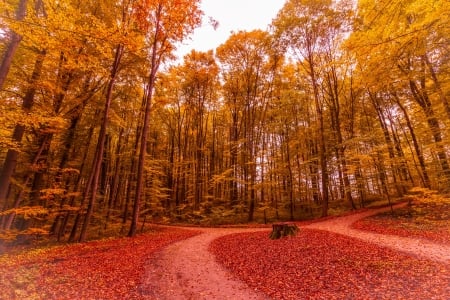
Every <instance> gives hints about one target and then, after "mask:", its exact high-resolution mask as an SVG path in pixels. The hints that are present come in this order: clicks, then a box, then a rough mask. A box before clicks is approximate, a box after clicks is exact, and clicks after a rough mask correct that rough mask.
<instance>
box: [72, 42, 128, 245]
mask: <svg viewBox="0 0 450 300" xmlns="http://www.w3.org/2000/svg"><path fill="white" fill-rule="evenodd" d="M123 50H124V47H123V45H121V44H120V45H118V46H117V47H116V54H115V58H114V63H113V66H112V68H111V75H110V80H109V83H108V88H107V90H106V97H105V98H106V99H105V107H104V111H103V121H102V125H101V128H100V132H99V136H98V143H97V151H96V155H95V158H94V163H93V169H92V175H93V180H92V188H91V189H90V187H89V186H87V187H86V189H87V190H89V189H90V190H91V193H90V198H89V202H88V207H87V212H86V217H85V220H84V223H83V227H82V228H81V233H80V239H79V241H80V242H83V241H85V239H86V236H87V228H88V225H89V222H90V219H91V216H92V213H93V212H94V203H95V199H96V197H97V189H98V185H99V179H100V170H101V166H102V158H103V152H104V147H105V139H106V128H107V125H108V118H109V110H110V107H111V101H112V92H113V89H114V85H115V81H116V77H117V74H118V71H119V65H120V61H121V59H122V55H123ZM88 196H89V193H86V195H85V197H88Z"/></svg>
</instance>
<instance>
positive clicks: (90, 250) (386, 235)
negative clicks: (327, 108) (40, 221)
mask: <svg viewBox="0 0 450 300" xmlns="http://www.w3.org/2000/svg"><path fill="white" fill-rule="evenodd" d="M399 209H400V211H401V209H404V208H399ZM388 210H389V208H380V209H371V210H364V211H362V212H357V213H354V214H349V215H346V216H343V217H336V218H329V219H326V220H321V221H318V222H312V223H311V222H308V223H306V222H305V223H298V225H300V228H301V229H300V232H299V234H298V235H297V236H296V237H289V238H283V239H280V240H270V239H269V238H268V234H269V231H270V229H269V228H175V227H155V229H154V232H153V233H150V234H145V235H141V236H139V237H137V238H133V239H130V238H122V239H111V240H106V241H96V242H89V243H85V244H79V245H70V246H60V247H54V248H50V249H41V250H31V251H24V252H23V253H19V254H11V255H8V254H5V255H2V256H0V265H1V266H2V272H1V273H0V299H75V298H76V299H81V298H83V299H171V300H172V299H174V300H176V299H193V300H194V299H405V298H412V299H448V298H449V297H450V242H449V240H448V238H449V236H450V234H449V232H448V225H447V230H445V228H444V229H442V228H438V232H441V233H443V236H444V237H443V238H442V237H441V236H440V235H439V237H438V238H436V235H434V233H433V230H424V229H423V228H422V229H421V230H417V232H423V234H420V233H414V232H415V231H414V230H412V231H411V230H410V232H413V233H412V234H408V233H407V232H408V230H409V229H408V230H407V229H404V228H403V227H402V228H403V229H401V230H400V229H398V228H399V227H398V224H393V223H392V222H391V221H389V222H388V225H389V228H390V229H389V230H387V229H383V228H384V227H383V226H382V225H384V224H385V223H383V222H385V220H388V218H387V217H386V215H383V214H380V213H383V212H385V211H388ZM396 211H397V210H396ZM380 216H381V217H380ZM380 218H381V219H380ZM391 219H392V218H390V219H389V220H391ZM379 224H381V225H379ZM396 226H397V227H396ZM355 227H356V228H355ZM357 228H358V229H357ZM380 228H381V229H380ZM361 229H364V231H363V230H361ZM427 229H429V228H427ZM369 230H370V231H369ZM430 232H431V234H430ZM397 233H399V234H397ZM394 234H395V235H394Z"/></svg>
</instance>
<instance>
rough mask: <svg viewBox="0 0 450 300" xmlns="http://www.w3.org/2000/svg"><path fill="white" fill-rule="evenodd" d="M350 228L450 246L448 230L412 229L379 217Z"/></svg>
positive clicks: (399, 221) (368, 219) (360, 221)
mask: <svg viewBox="0 0 450 300" xmlns="http://www.w3.org/2000/svg"><path fill="white" fill-rule="evenodd" d="M352 228H355V229H359V230H365V231H371V232H376V233H381V234H389V235H398V236H403V237H414V238H420V239H426V240H429V241H432V242H435V243H441V244H450V231H449V230H448V229H446V230H445V229H441V230H436V229H433V230H427V229H424V228H420V226H417V227H416V228H412V227H411V226H409V225H407V224H405V223H404V222H402V221H401V220H396V219H392V218H382V217H380V216H375V217H369V218H365V219H362V220H358V221H356V222H355V223H353V224H352Z"/></svg>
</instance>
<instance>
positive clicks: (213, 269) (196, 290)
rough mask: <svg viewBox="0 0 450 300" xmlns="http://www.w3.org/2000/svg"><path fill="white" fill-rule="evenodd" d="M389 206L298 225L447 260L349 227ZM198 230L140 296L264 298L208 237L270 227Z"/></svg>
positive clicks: (430, 248)
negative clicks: (220, 258)
mask: <svg viewBox="0 0 450 300" xmlns="http://www.w3.org/2000/svg"><path fill="white" fill-rule="evenodd" d="M388 209H389V208H381V209H376V210H370V211H366V212H363V213H358V214H353V215H349V216H345V217H341V218H335V219H330V220H327V221H323V222H318V223H313V224H310V225H307V226H303V228H310V229H319V230H326V231H330V232H334V233H338V234H342V235H346V236H350V237H354V238H357V239H361V240H364V241H367V242H370V243H375V244H377V245H380V246H384V247H389V248H392V249H395V250H396V251H400V252H405V253H408V254H410V255H414V256H418V257H421V258H426V259H431V260H434V261H438V262H444V263H450V247H449V246H447V245H440V244H434V243H432V242H427V241H424V240H417V239H412V238H404V237H398V236H390V235H382V234H376V233H371V232H366V231H360V230H356V229H352V228H351V224H352V223H353V222H355V221H357V220H359V219H362V218H365V217H368V216H370V215H374V214H377V213H380V212H383V211H386V210H388ZM200 230H201V231H202V232H203V233H202V234H200V235H197V236H194V237H192V238H190V239H187V240H184V241H180V242H177V243H175V244H172V245H170V246H168V247H167V248H165V249H164V250H163V251H162V252H160V253H159V255H158V256H157V257H156V258H155V259H154V260H153V261H151V262H149V265H148V267H147V270H146V274H145V278H146V279H145V282H144V283H143V284H142V285H141V286H140V287H139V289H140V292H141V294H142V295H143V296H145V297H146V298H148V299H159V300H182V299H189V300H203V299H220V300H225V299H236V300H239V299H242V300H244V299H249V300H250V299H267V297H266V296H264V295H263V294H261V293H259V292H258V291H255V290H252V289H250V288H249V287H248V286H247V285H246V284H245V283H243V282H240V281H238V280H237V279H236V278H235V277H234V276H233V275H232V274H231V273H230V272H228V271H227V270H226V269H225V268H224V267H222V266H221V265H219V264H218V263H216V261H215V259H214V256H213V255H212V254H211V253H209V251H208V246H209V244H210V243H211V241H212V240H214V239H216V238H218V237H220V236H224V235H227V234H232V233H240V232H255V231H261V230H264V231H268V232H269V231H270V229H267V228H265V229H243V228H233V229H229V228H202V229H200Z"/></svg>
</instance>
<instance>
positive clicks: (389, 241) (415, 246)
mask: <svg viewBox="0 0 450 300" xmlns="http://www.w3.org/2000/svg"><path fill="white" fill-rule="evenodd" d="M389 209H390V208H380V209H375V210H370V211H366V212H363V213H360V214H354V215H349V216H345V217H341V218H336V219H331V220H328V221H323V222H318V223H313V224H310V225H307V226H304V228H310V229H319V230H326V231H330V232H334V233H339V234H342V235H346V236H349V237H353V238H357V239H360V240H363V241H366V242H369V243H374V244H377V245H379V246H382V247H388V248H391V249H394V250H396V251H399V252H404V253H407V254H409V255H413V256H416V257H419V258H425V259H430V260H433V261H438V262H443V263H450V246H448V245H442V244H436V243H433V242H430V241H426V240H423V239H422V240H421V239H414V238H407V237H400V236H394V235H384V234H379V233H373V232H368V231H362V230H357V229H353V228H351V224H353V223H354V222H356V221H358V220H360V219H363V218H365V217H368V216H371V215H375V214H378V213H381V212H384V211H388V210H389Z"/></svg>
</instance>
